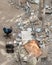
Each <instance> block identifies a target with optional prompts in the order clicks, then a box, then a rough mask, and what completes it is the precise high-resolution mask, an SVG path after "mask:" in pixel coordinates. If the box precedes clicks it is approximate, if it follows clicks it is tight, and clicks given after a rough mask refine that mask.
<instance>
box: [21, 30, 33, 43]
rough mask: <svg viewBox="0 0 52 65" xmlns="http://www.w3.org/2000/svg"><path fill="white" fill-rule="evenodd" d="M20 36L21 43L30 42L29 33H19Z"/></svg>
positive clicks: (30, 36)
mask: <svg viewBox="0 0 52 65" xmlns="http://www.w3.org/2000/svg"><path fill="white" fill-rule="evenodd" d="M21 34H22V42H27V41H29V40H32V35H31V32H30V31H21Z"/></svg>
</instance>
